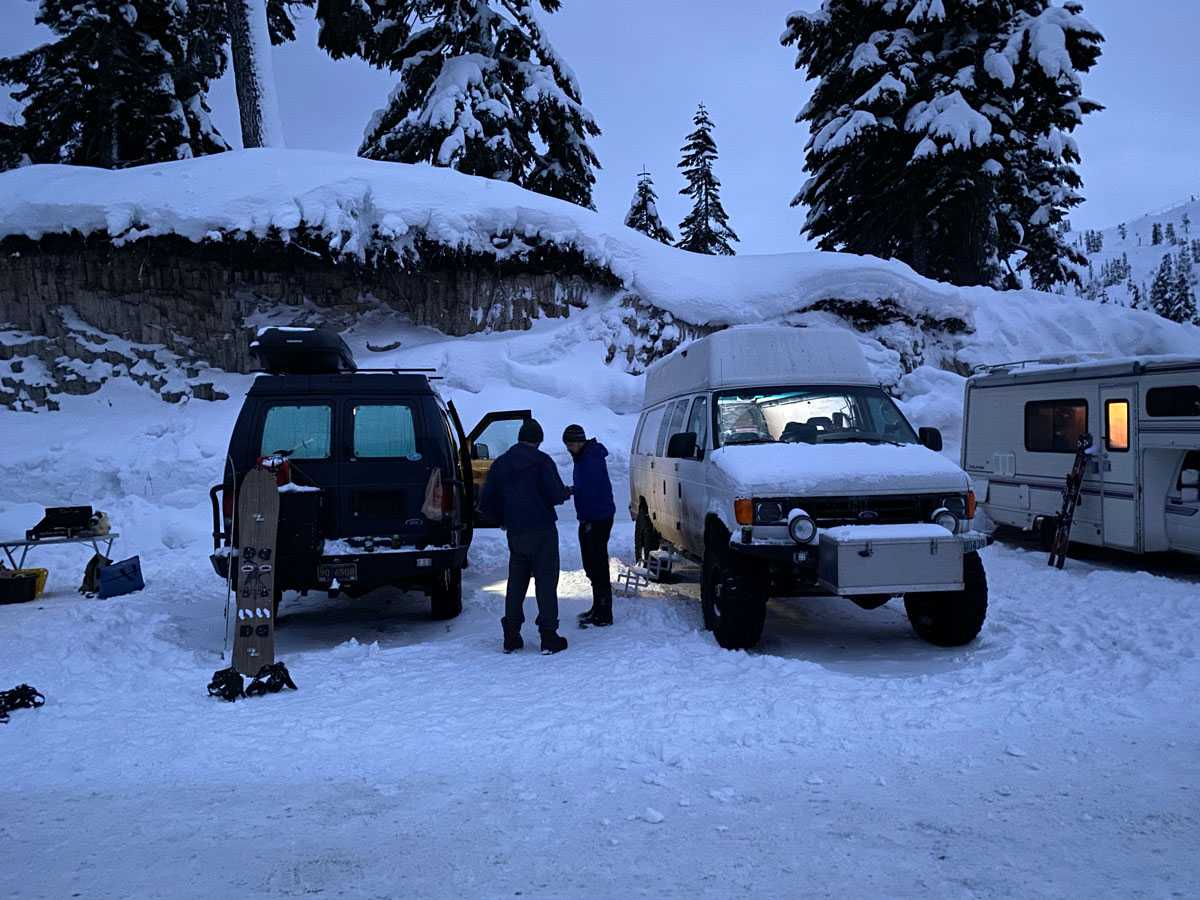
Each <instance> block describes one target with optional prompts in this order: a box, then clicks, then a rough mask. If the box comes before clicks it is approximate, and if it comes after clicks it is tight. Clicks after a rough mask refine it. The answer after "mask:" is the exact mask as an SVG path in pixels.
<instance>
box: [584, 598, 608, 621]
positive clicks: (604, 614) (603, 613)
mask: <svg viewBox="0 0 1200 900" xmlns="http://www.w3.org/2000/svg"><path fill="white" fill-rule="evenodd" d="M612 623H613V618H612V597H611V596H609V597H605V598H604V599H603V600H600V601H598V602H597V603H596V611H595V612H593V613H592V618H591V620H590V622H589V623H588V624H590V625H594V626H595V627H597V628H604V627H605V626H607V625H611V624H612Z"/></svg>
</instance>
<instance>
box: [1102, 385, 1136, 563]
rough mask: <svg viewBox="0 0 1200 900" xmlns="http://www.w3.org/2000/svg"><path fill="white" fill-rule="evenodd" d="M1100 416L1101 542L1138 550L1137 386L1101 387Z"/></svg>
mask: <svg viewBox="0 0 1200 900" xmlns="http://www.w3.org/2000/svg"><path fill="white" fill-rule="evenodd" d="M1100 415H1101V434H1102V435H1103V438H1102V440H1101V441H1100V446H1099V448H1098V452H1097V455H1098V456H1099V463H1100V480H1101V514H1102V516H1103V522H1104V544H1105V546H1108V547H1120V548H1122V549H1126V550H1140V549H1141V547H1140V543H1141V542H1140V540H1139V538H1140V535H1141V521H1140V513H1141V505H1140V503H1139V502H1138V493H1139V481H1140V479H1139V478H1138V477H1137V469H1138V453H1137V449H1136V447H1135V436H1134V425H1135V423H1136V422H1137V386H1136V385H1134V384H1119V385H1104V386H1102V387H1101V388H1100Z"/></svg>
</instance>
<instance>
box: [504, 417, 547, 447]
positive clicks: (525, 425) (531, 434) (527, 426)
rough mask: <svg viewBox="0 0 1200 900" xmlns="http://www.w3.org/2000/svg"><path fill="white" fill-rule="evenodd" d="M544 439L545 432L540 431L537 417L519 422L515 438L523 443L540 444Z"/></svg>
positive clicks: (540, 427)
mask: <svg viewBox="0 0 1200 900" xmlns="http://www.w3.org/2000/svg"><path fill="white" fill-rule="evenodd" d="M509 434H512V432H511V431H510V432H509ZM545 439H546V432H544V431H542V426H541V425H539V424H538V421H537V419H526V420H525V421H524V422H522V423H521V430H520V431H519V432H517V440H518V441H520V442H521V443H523V444H540V443H541V442H542V441H544V440H545Z"/></svg>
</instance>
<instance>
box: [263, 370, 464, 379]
mask: <svg viewBox="0 0 1200 900" xmlns="http://www.w3.org/2000/svg"><path fill="white" fill-rule="evenodd" d="M436 371H437V369H432V368H431V369H417V368H412V369H355V370H354V371H353V372H310V373H306V375H307V376H309V377H311V376H313V375H358V374H359V373H361V372H366V373H367V374H368V375H424V376H425V377H426V378H427V379H428V380H430V381H443V380H445V376H444V375H430V374H429V373H430V372H436ZM248 374H250V375H277V374H285V375H286V374H289V373H277V372H269V371H267V370H266V369H251V370H250V371H249V373H248Z"/></svg>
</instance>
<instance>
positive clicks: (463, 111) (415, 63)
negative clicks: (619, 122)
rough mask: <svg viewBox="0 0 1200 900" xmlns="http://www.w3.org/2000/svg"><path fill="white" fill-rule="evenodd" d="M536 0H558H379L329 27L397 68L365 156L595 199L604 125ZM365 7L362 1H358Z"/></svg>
mask: <svg viewBox="0 0 1200 900" xmlns="http://www.w3.org/2000/svg"><path fill="white" fill-rule="evenodd" d="M535 5H539V6H540V7H541V8H542V9H543V10H545V11H546V12H549V13H553V12H555V11H556V10H557V9H558V8H559V6H560V5H561V3H560V0H437V2H433V0H371V2H370V3H369V4H368V9H369V12H367V13H365V14H363V15H365V16H366V20H365V24H367V25H369V26H370V27H366V28H365V27H363V26H361V25H360V26H354V25H339V26H338V29H335V30H334V31H332V32H331V35H330V37H328V38H323V40H325V42H326V44H327V45H328V46H330V48H331V52H333V53H334V54H335V55H337V54H338V53H346V54H348V53H354V54H356V55H361V56H363V57H364V58H366V59H367V61H368V62H371V63H372V64H374V65H376V66H380V67H386V68H390V69H392V70H393V71H396V72H398V73H400V81H399V84H398V85H397V86H396V88H395V89H394V90H393V91H392V94H391V96H390V97H389V98H388V103H387V106H386V107H384V108H383V109H381V110H379V111H378V112H377V113H376V114H375V116H374V117H373V118H372V120H371V122H370V124H369V125H368V126H367V131H366V135H365V137H364V139H363V143H362V146H361V147H360V148H359V151H358V152H359V154H360V155H361V156H367V157H370V158H372V159H383V160H391V161H394V162H408V163H418V162H427V163H432V164H433V165H435V166H446V167H449V168H452V169H458V170H459V171H461V172H466V173H468V174H471V175H482V176H484V177H485V178H494V179H497V180H500V181H511V182H513V183H514V184H519V185H521V186H522V187H526V188H529V189H530V190H533V191H537V192H539V193H542V194H546V195H547V196H550V197H558V198H560V199H562V200H569V201H570V202H572V203H578V204H579V205H580V206H586V207H588V208H592V186H593V185H594V184H595V181H596V176H595V169H597V168H598V167H599V165H600V163H599V161H598V160H597V159H596V154H595V153H594V152H593V150H592V148H591V146H590V145H589V144H588V139H589V138H592V137H595V136H597V135H599V134H600V128H599V126H597V125H596V122H595V120H594V119H593V118H592V114H591V113H590V112H589V111H588V110H587V109H586V108H585V107H584V106H583V101H582V98H581V92H580V89H579V83H578V82H577V81H576V80H575V76H574V75H573V74H572V72H571V70H570V68H569V67H568V66H567V65H566V63H564V62H563V60H562V59H560V58H559V56H558V54H557V53H556V52H555V51H554V48H553V47H552V46H551V45H550V43H549V41H547V40H546V38H545V36H544V35H543V34H542V30H541V26H540V23H539V20H538V18H537V16H536V14H535V9H534V7H535ZM360 9H361V7H360Z"/></svg>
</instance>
